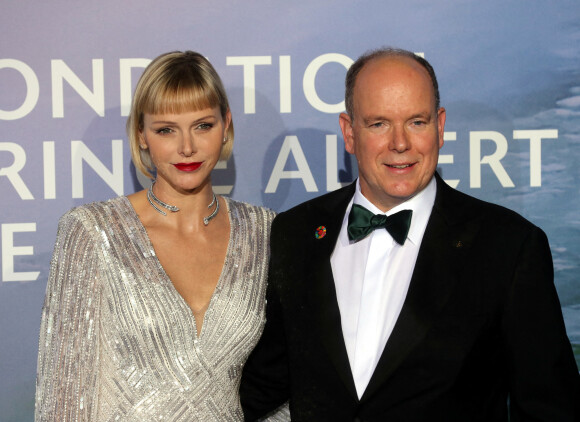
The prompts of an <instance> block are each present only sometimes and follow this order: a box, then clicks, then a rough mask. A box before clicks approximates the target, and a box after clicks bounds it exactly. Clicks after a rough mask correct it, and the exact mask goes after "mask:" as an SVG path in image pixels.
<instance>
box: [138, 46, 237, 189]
mask: <svg viewBox="0 0 580 422" xmlns="http://www.w3.org/2000/svg"><path fill="white" fill-rule="evenodd" d="M214 107H219V109H220V113H221V115H222V118H223V119H224V120H225V119H226V115H227V113H228V111H229V109H230V106H229V103H228V97H227V95H226V91H225V89H224V86H223V84H222V81H221V79H220V77H219V75H218V74H217V72H216V70H215V69H214V68H213V66H212V65H211V63H210V62H209V61H208V60H207V59H206V58H205V57H203V56H202V55H201V54H199V53H196V52H193V51H184V52H181V51H174V52H171V53H166V54H162V55H161V56H159V57H157V58H156V59H154V60H153V61H152V62H151V63H150V64H149V66H147V68H146V69H145V71H144V72H143V75H141V78H140V79H139V82H138V83H137V88H136V89H135V94H134V95H133V103H132V105H131V113H130V114H129V117H128V118H127V135H128V137H129V145H130V147H131V157H132V158H133V163H134V164H135V167H136V168H137V169H138V170H139V171H141V172H142V173H143V174H144V175H145V176H147V177H149V178H153V176H152V175H151V171H153V170H154V166H153V164H152V162H151V156H150V155H149V150H148V149H141V148H140V146H139V137H140V134H141V132H142V131H143V116H144V114H145V113H150V114H164V113H183V112H186V111H191V110H203V109H205V108H214ZM226 138H227V142H226V143H225V144H224V146H223V149H222V153H221V155H220V160H227V159H228V158H229V157H230V155H231V153H232V148H233V143H234V123H233V121H230V125H229V127H228V130H227V133H226Z"/></svg>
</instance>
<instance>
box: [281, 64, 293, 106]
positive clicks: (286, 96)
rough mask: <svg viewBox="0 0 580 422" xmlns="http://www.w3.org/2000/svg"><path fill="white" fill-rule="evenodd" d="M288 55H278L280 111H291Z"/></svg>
mask: <svg viewBox="0 0 580 422" xmlns="http://www.w3.org/2000/svg"><path fill="white" fill-rule="evenodd" d="M290 76H291V68H290V56H280V113H292V79H291V77H290Z"/></svg>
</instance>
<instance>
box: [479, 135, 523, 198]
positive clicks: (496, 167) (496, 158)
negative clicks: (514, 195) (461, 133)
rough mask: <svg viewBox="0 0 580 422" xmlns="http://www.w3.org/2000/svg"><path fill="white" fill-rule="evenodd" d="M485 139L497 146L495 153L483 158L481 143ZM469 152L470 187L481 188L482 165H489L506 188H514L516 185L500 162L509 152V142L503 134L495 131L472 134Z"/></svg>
mask: <svg viewBox="0 0 580 422" xmlns="http://www.w3.org/2000/svg"><path fill="white" fill-rule="evenodd" d="M483 139H487V140H491V141H493V142H495V144H496V150H495V152H494V153H493V154H491V155H486V156H485V157H481V141H482V140H483ZM469 150H470V151H469V170H470V187H472V188H480V187H481V164H489V166H490V167H491V169H492V170H493V172H494V173H495V175H496V177H497V178H498V180H499V182H500V183H501V185H502V186H503V187H504V188H506V187H508V188H513V187H514V183H513V182H512V180H511V179H510V177H509V176H508V174H507V172H506V171H505V168H504V167H503V166H502V165H501V162H500V161H501V159H502V158H504V157H505V155H506V153H507V150H508V144H507V140H506V139H505V137H504V136H503V135H502V134H501V133H499V132H493V131H476V132H470V134H469Z"/></svg>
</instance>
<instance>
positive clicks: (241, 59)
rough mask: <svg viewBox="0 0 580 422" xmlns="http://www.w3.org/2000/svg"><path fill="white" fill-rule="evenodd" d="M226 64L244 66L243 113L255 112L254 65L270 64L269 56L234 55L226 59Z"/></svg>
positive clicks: (270, 58)
mask: <svg viewBox="0 0 580 422" xmlns="http://www.w3.org/2000/svg"><path fill="white" fill-rule="evenodd" d="M226 64H227V65H228V66H243V68H244V113H245V114H255V113H256V66H258V65H270V64H272V57H271V56H235V57H228V58H227V59H226Z"/></svg>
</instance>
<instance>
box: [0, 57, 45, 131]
mask: <svg viewBox="0 0 580 422" xmlns="http://www.w3.org/2000/svg"><path fill="white" fill-rule="evenodd" d="M4 68H12V69H14V70H17V71H18V72H20V74H21V75H22V76H23V77H24V82H25V83H26V96H25V97H24V101H23V102H22V105H21V106H20V107H18V108H17V109H16V110H10V111H6V110H0V120H16V119H21V118H23V117H24V116H26V115H27V114H28V113H30V112H31V111H32V110H33V109H34V107H35V106H36V103H37V102H38V97H39V94H40V85H39V83H38V78H37V77H36V74H35V73H34V71H33V70H32V69H31V68H30V66H28V65H27V64H26V63H24V62H21V61H20V60H14V59H0V69H4Z"/></svg>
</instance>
